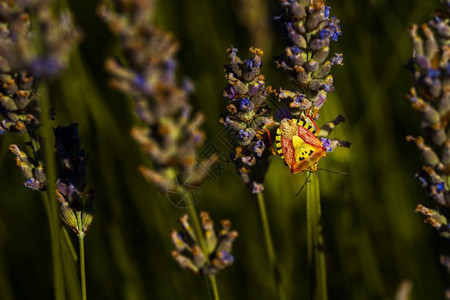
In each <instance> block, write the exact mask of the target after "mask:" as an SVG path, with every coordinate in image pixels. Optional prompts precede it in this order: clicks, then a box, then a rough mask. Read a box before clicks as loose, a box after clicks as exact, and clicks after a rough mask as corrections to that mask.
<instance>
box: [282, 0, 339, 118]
mask: <svg viewBox="0 0 450 300" xmlns="http://www.w3.org/2000/svg"><path fill="white" fill-rule="evenodd" d="M281 6H282V7H283V12H282V14H281V16H280V17H277V18H276V19H278V20H279V21H280V23H281V26H282V28H283V33H284V36H285V38H286V42H287V47H286V48H285V51H284V53H283V54H282V55H280V56H279V57H278V58H277V59H276V63H277V65H278V67H280V68H282V69H283V70H284V71H285V72H286V74H287V75H288V77H289V80H290V81H291V82H292V83H293V84H294V86H295V87H296V89H295V91H285V90H283V89H281V88H280V89H279V90H278V91H274V93H275V95H276V96H277V98H278V99H279V101H281V102H284V103H286V104H288V105H289V108H290V109H291V112H292V114H293V115H294V116H299V115H300V114H301V113H302V112H306V111H307V110H308V111H309V112H310V114H311V116H312V118H313V119H316V117H317V115H318V113H319V110H320V108H321V107H322V105H323V104H324V102H325V100H326V96H327V94H328V93H329V92H332V91H333V90H334V87H333V76H332V75H330V72H331V69H332V67H333V66H334V65H342V64H343V63H342V61H343V59H342V54H338V53H336V54H335V55H334V56H333V57H331V58H329V53H330V43H331V42H332V41H337V40H338V37H339V36H340V35H341V34H342V32H341V27H340V26H339V20H338V19H336V18H335V17H330V7H329V6H325V4H324V1H323V0H311V1H309V0H307V1H305V0H296V1H288V0H283V1H281Z"/></svg>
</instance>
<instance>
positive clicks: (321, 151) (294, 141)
mask: <svg viewBox="0 0 450 300" xmlns="http://www.w3.org/2000/svg"><path fill="white" fill-rule="evenodd" d="M316 134H317V132H316V130H315V128H314V126H312V125H311V124H309V123H307V122H306V121H305V120H298V119H287V118H286V119H283V120H281V122H280V126H279V127H278V128H277V132H276V136H275V142H276V148H277V154H278V155H280V156H281V158H282V159H284V161H285V162H286V163H287V164H288V166H289V167H290V168H291V172H292V173H301V172H304V171H310V172H315V171H317V164H318V161H319V160H320V159H321V158H322V157H324V156H325V155H326V154H325V148H324V147H323V146H322V142H321V141H320V140H319V139H318V138H317V136H316Z"/></svg>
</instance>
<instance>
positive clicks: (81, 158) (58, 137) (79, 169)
mask: <svg viewBox="0 0 450 300" xmlns="http://www.w3.org/2000/svg"><path fill="white" fill-rule="evenodd" d="M54 133H55V149H56V158H57V162H58V180H57V182H56V188H57V197H58V200H59V202H60V203H61V217H62V219H63V221H64V222H65V223H66V225H67V226H68V227H70V228H71V229H72V230H73V231H74V232H75V233H76V234H79V233H80V232H83V233H86V232H87V231H88V229H89V226H90V225H91V223H92V220H93V218H94V191H93V190H88V191H86V192H85V188H86V184H87V172H86V163H87V160H88V156H87V155H86V154H85V153H84V151H83V150H82V149H81V145H80V139H79V137H78V125H77V124H71V125H70V126H58V127H56V128H55V129H54ZM77 215H80V216H79V219H80V220H81V222H78V221H77V219H78V218H77Z"/></svg>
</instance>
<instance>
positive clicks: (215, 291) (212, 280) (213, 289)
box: [206, 275, 219, 300]
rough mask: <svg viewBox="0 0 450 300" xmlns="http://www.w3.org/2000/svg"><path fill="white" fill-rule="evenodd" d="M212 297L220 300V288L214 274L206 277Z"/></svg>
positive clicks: (214, 299)
mask: <svg viewBox="0 0 450 300" xmlns="http://www.w3.org/2000/svg"><path fill="white" fill-rule="evenodd" d="M206 282H207V283H208V288H209V293H210V295H211V299H213V300H219V290H218V289H217V282H216V277H215V276H214V275H211V276H208V277H206Z"/></svg>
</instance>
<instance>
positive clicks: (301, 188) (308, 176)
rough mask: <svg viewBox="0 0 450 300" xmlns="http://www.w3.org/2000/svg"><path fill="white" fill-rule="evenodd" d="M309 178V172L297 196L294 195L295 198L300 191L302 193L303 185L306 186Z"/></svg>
mask: <svg viewBox="0 0 450 300" xmlns="http://www.w3.org/2000/svg"><path fill="white" fill-rule="evenodd" d="M309 176H311V172H309V173H308V176H307V177H306V180H305V182H304V183H303V185H302V187H301V188H300V190H299V191H298V192H297V194H295V197H297V196H298V195H299V194H300V193H301V191H302V190H303V188H304V187H305V184H306V183H307V182H308V180H309Z"/></svg>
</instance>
